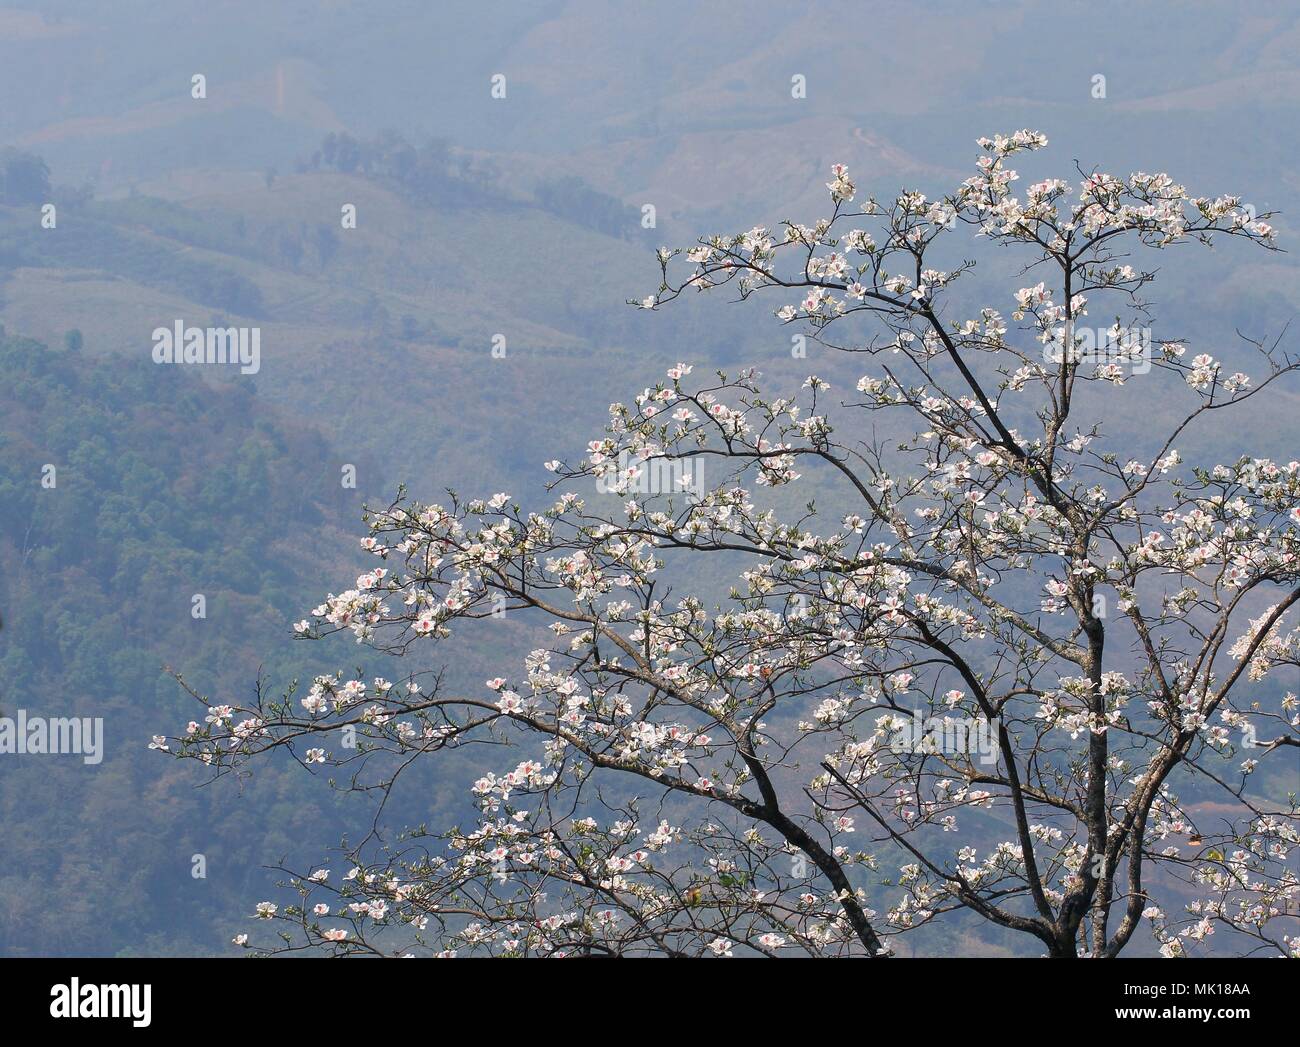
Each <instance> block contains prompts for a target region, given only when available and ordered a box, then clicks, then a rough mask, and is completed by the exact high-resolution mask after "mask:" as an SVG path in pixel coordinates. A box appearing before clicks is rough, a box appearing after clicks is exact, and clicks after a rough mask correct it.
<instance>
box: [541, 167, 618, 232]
mask: <svg viewBox="0 0 1300 1047" xmlns="http://www.w3.org/2000/svg"><path fill="white" fill-rule="evenodd" d="M535 193H536V196H537V202H538V204H540V205H541V206H542V207H543V208H545V209H546V210H547V211H550V212H551V213H552V214H554V215H557V216H559V217H560V218H564V219H566V220H567V221H570V222H573V223H574V224H575V225H581V226H585V227H586V228H588V229H595V230H596V231H597V232H600V233H605V234H606V235H607V236H617V237H620V238H626V237H627V236H628V235H629V234H630V233H631V232H632V231H633V230H635V229H637V228H638V226H637V220H638V211H637V209H636V208H635V207H630V206H629V205H627V204H625V203H623V201H622V200H620V199H618V197H616V196H610V195H609V194H608V193H602V192H601V191H600V190H599V189H593V188H592V187H591V186H590V185H588V184H587V183H586V182H584V181H583V180H582V179H581V178H579V177H578V176H577V175H563V176H561V177H559V178H552V179H549V180H547V181H543V182H541V183H539V184H538V186H537V188H536V190H535Z"/></svg>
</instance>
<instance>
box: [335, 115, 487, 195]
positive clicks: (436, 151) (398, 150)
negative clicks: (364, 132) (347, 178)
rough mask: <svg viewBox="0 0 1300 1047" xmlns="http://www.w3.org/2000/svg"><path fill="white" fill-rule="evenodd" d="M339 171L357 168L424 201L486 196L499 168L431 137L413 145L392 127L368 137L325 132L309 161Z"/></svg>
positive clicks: (353, 171) (352, 172) (351, 172)
mask: <svg viewBox="0 0 1300 1047" xmlns="http://www.w3.org/2000/svg"><path fill="white" fill-rule="evenodd" d="M322 165H323V166H325V167H329V168H333V169H334V170H336V171H340V172H342V173H343V174H360V175H364V176H365V177H367V178H373V179H376V180H379V181H386V182H389V183H392V184H393V186H394V187H395V188H396V189H397V190H398V191H399V192H401V193H402V194H403V195H405V196H407V197H410V198H411V199H414V200H416V201H417V202H419V203H423V204H433V203H441V204H465V203H472V202H474V201H475V200H478V199H486V198H487V197H488V195H489V192H490V190H491V189H492V187H493V185H494V184H495V183H496V181H497V178H498V173H497V170H496V168H495V167H494V166H493V165H492V164H491V163H490V162H486V161H484V162H475V161H474V160H473V159H472V158H471V157H469V156H465V155H462V154H453V153H452V151H451V147H450V145H449V144H448V143H447V142H446V141H444V140H442V139H439V138H431V139H429V140H428V141H427V142H425V144H424V145H423V146H420V147H418V148H417V147H416V146H413V145H412V144H411V143H410V142H408V141H407V140H406V139H405V138H403V137H402V136H401V135H400V134H398V133H397V132H396V131H381V132H380V133H379V134H378V135H376V136H375V137H374V138H372V139H368V140H367V139H359V138H354V137H352V136H351V135H350V134H347V133H346V132H344V133H338V134H335V133H330V134H328V135H326V136H325V139H324V141H322V142H321V145H320V148H319V149H318V150H317V151H316V152H315V153H313V154H312V158H311V166H312V167H320V166H322Z"/></svg>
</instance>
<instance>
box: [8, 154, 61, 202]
mask: <svg viewBox="0 0 1300 1047" xmlns="http://www.w3.org/2000/svg"><path fill="white" fill-rule="evenodd" d="M49 199H50V169H49V167H48V166H46V163H45V161H44V160H42V159H41V158H40V157H39V156H36V155H35V154H33V153H23V152H19V151H18V150H17V149H13V148H8V149H3V150H0V203H4V204H8V205H10V206H15V205H19V204H43V203H45V202H47V201H48V200H49Z"/></svg>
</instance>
